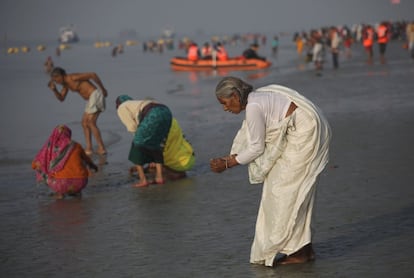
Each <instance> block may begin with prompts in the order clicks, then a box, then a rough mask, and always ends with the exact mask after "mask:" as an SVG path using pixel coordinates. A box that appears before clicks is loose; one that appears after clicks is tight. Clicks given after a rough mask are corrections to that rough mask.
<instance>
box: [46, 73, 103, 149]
mask: <svg viewBox="0 0 414 278" xmlns="http://www.w3.org/2000/svg"><path fill="white" fill-rule="evenodd" d="M50 76H51V80H50V81H49V83H48V86H49V88H50V89H51V90H52V92H53V93H54V95H55V96H56V98H57V99H58V100H60V101H64V100H65V98H66V96H67V94H68V92H69V90H71V91H74V92H77V93H79V95H80V96H81V97H82V98H83V99H85V100H86V101H87V103H86V107H85V112H84V113H83V117H82V127H83V131H84V133H85V139H86V149H85V152H86V154H87V155H91V154H92V153H93V150H92V139H91V135H92V134H93V136H94V137H95V139H96V142H97V144H98V150H97V152H98V154H101V155H105V154H106V150H105V146H104V143H103V141H102V137H101V132H100V130H99V128H98V126H97V125H96V122H97V120H98V117H99V114H100V113H101V112H103V111H104V110H105V98H106V97H107V96H108V93H107V91H106V89H105V87H104V85H103V84H102V81H101V79H100V78H99V77H98V75H97V74H96V73H94V72H87V73H72V74H67V73H66V71H65V70H64V69H62V68H59V67H56V68H54V69H53V70H52V72H51V74H50ZM91 80H92V81H93V82H94V83H95V84H96V85H97V86H98V87H97V86H96V85H94V84H93V83H92V82H91ZM56 84H60V85H62V89H61V91H60V92H59V91H58V90H57V89H56Z"/></svg>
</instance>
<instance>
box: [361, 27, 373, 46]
mask: <svg viewBox="0 0 414 278" xmlns="http://www.w3.org/2000/svg"><path fill="white" fill-rule="evenodd" d="M373 43H374V30H372V28H367V29H366V30H365V32H364V36H363V40H362V44H363V46H364V47H369V46H372V44H373Z"/></svg>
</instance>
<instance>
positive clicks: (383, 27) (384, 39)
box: [377, 22, 389, 64]
mask: <svg viewBox="0 0 414 278" xmlns="http://www.w3.org/2000/svg"><path fill="white" fill-rule="evenodd" d="M388 33H389V32H388V27H387V23H386V22H381V24H380V25H379V26H378V27H377V42H378V46H379V52H380V59H381V64H385V50H386V49H387V43H388Z"/></svg>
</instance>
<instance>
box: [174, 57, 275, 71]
mask: <svg viewBox="0 0 414 278" xmlns="http://www.w3.org/2000/svg"><path fill="white" fill-rule="evenodd" d="M170 64H171V68H172V69H173V70H177V71H195V70H215V69H226V70H257V69H265V68H268V67H270V66H271V65H272V63H271V62H269V61H263V60H259V59H245V58H239V57H237V58H229V59H228V60H226V61H214V60H212V59H206V60H203V59H200V60H197V61H190V60H188V59H187V58H183V57H174V58H172V59H171V61H170Z"/></svg>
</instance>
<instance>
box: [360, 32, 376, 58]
mask: <svg viewBox="0 0 414 278" xmlns="http://www.w3.org/2000/svg"><path fill="white" fill-rule="evenodd" d="M373 44H374V29H373V28H372V26H371V25H366V26H365V27H364V29H363V31H362V45H363V46H364V48H365V52H366V53H367V54H368V60H367V63H368V64H371V63H372V57H373V50H372V45H373Z"/></svg>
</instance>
